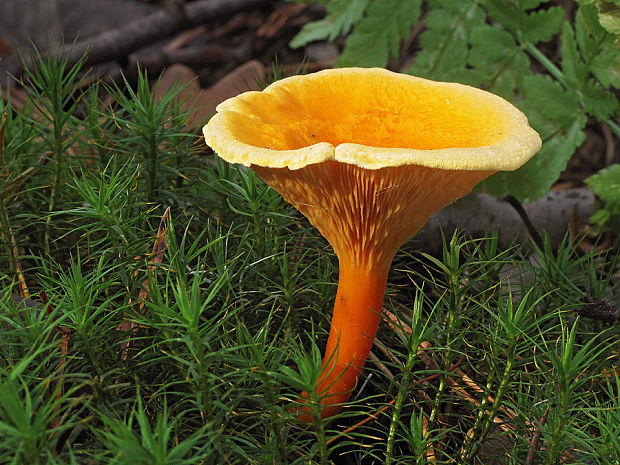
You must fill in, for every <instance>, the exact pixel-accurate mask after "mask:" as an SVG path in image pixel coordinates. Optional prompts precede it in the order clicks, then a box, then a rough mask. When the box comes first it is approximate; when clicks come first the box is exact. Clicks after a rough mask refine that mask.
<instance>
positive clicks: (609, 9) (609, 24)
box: [596, 0, 620, 35]
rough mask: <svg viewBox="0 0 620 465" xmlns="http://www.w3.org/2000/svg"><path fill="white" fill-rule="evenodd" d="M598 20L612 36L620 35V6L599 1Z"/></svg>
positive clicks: (597, 5)
mask: <svg viewBox="0 0 620 465" xmlns="http://www.w3.org/2000/svg"><path fill="white" fill-rule="evenodd" d="M596 7H597V8H598V19H599V21H600V23H601V25H602V26H603V27H604V28H605V29H607V31H609V32H611V33H612V34H615V35H618V34H620V5H618V4H617V3H616V2H609V1H601V0H599V1H597V2H596Z"/></svg>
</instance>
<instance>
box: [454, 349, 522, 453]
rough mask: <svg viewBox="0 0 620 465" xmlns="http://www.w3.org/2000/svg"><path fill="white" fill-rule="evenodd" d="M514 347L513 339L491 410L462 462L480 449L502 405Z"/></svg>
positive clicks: (508, 383)
mask: <svg viewBox="0 0 620 465" xmlns="http://www.w3.org/2000/svg"><path fill="white" fill-rule="evenodd" d="M516 347H517V345H516V341H515V342H513V344H511V346H510V349H509V350H508V360H507V361H506V368H505V369H504V373H503V374H502V379H501V381H500V384H499V388H498V390H497V394H496V396H495V400H494V401H493V405H492V406H491V411H490V412H489V414H488V415H487V417H486V421H485V422H484V426H483V427H482V431H481V432H480V435H479V437H478V439H477V440H476V441H475V442H474V443H473V446H472V447H471V450H470V451H469V453H468V454H467V455H466V457H465V461H464V463H468V462H470V461H471V460H472V458H473V457H475V455H476V454H477V453H478V451H479V450H480V447H481V446H482V444H483V443H484V440H485V439H486V437H487V434H488V433H489V430H490V429H491V426H492V425H493V419H494V418H495V416H496V415H497V412H498V411H499V408H500V406H501V405H502V400H503V398H504V394H505V393H506V389H508V386H510V380H511V377H512V376H511V375H512V367H513V366H514V358H515V349H516ZM482 412H484V410H481V413H482ZM480 418H482V416H480Z"/></svg>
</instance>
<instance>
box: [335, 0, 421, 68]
mask: <svg viewBox="0 0 620 465" xmlns="http://www.w3.org/2000/svg"><path fill="white" fill-rule="evenodd" d="M421 4H422V0H374V1H373V2H372V3H370V4H369V5H368V8H367V9H366V14H365V16H364V17H363V18H362V19H360V20H359V21H358V22H357V24H356V25H355V27H354V28H353V33H352V34H351V35H350V36H349V38H348V39H347V42H346V44H345V47H344V50H343V52H342V56H341V57H340V61H339V63H338V64H339V65H340V66H362V67H372V66H380V67H384V66H386V65H387V64H388V59H389V57H390V55H392V56H397V55H398V52H399V49H400V43H401V40H402V39H404V38H406V37H407V36H408V35H409V34H410V32H411V29H412V28H413V26H414V25H415V24H416V23H417V22H418V20H419V19H420V8H421Z"/></svg>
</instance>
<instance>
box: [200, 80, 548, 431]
mask: <svg viewBox="0 0 620 465" xmlns="http://www.w3.org/2000/svg"><path fill="white" fill-rule="evenodd" d="M217 112H218V113H217V114H216V115H215V116H214V117H213V118H212V119H211V121H209V123H208V124H207V125H206V126H205V127H204V129H203V131H204V135H205V139H206V142H207V144H208V145H210V146H211V147H212V148H213V149H214V150H215V151H216V152H217V153H218V155H219V156H220V157H222V158H223V159H225V160H227V161H229V162H231V163H241V164H243V165H246V166H250V167H252V169H254V170H255V172H256V173H257V174H258V175H259V176H260V177H261V178H262V179H263V180H264V181H265V182H266V183H267V184H269V185H270V186H271V187H273V188H274V189H275V190H277V191H278V192H280V193H281V194H282V196H283V197H284V199H285V200H287V201H288V202H290V203H291V204H293V205H294V206H295V207H296V208H297V209H298V210H299V211H300V212H301V213H303V214H304V215H305V216H306V217H307V218H308V219H309V220H310V222H311V223H312V224H313V225H314V226H315V227H316V228H317V229H318V230H319V231H320V232H321V234H322V235H323V236H324V237H325V238H326V239H327V240H328V241H329V243H330V244H331V245H332V247H333V248H334V251H335V252H336V255H337V256H338V260H339V281H338V291H337V294H336V301H335V304H334V312H333V316H332V322H331V329H330V334H329V339H328V341H327V348H326V349H325V355H324V359H323V364H324V367H323V368H324V370H323V374H322V375H321V378H320V379H319V382H318V386H317V392H318V393H319V394H320V395H321V396H323V400H322V405H323V410H322V415H323V417H328V416H331V415H333V414H335V413H337V412H338V411H339V410H340V409H341V407H342V404H343V403H344V402H346V401H347V400H348V398H349V396H350V394H351V391H352V389H353V388H354V387H355V384H356V383H357V380H358V378H359V376H360V374H361V372H362V368H363V366H364V363H365V362H366V358H367V357H368V353H369V351H370V348H371V345H372V343H373V339H374V337H375V334H376V332H377V328H378V326H379V323H380V320H381V308H382V305H383V294H384V291H385V286H386V281H387V275H388V270H389V268H390V265H391V262H392V259H393V257H394V254H395V253H396V251H397V249H398V248H399V247H400V246H401V245H402V244H403V243H404V242H405V241H406V240H407V239H408V238H410V237H411V236H412V235H413V234H414V233H415V232H417V231H418V230H419V229H420V228H421V227H422V226H423V225H424V223H425V222H426V220H427V219H428V217H429V216H430V215H432V214H433V213H435V212H436V211H438V210H440V209H441V208H443V207H444V206H445V205H447V204H449V203H451V202H453V201H455V200H456V199H458V198H459V197H462V196H464V195H466V194H467V193H469V192H470V191H471V189H472V188H473V187H474V186H475V185H476V184H477V183H478V182H480V181H481V180H483V179H484V178H486V177H487V176H489V175H491V174H493V173H494V172H496V171H498V170H514V169H516V168H518V167H519V166H521V165H522V164H523V163H525V162H526V161H527V160H528V159H529V158H530V157H532V156H533V155H534V154H535V153H536V152H537V151H538V150H539V149H540V147H541V140H540V138H539V136H538V134H537V133H536V132H535V131H534V130H533V129H532V128H530V127H529V125H528V122H527V118H526V117H525V116H524V115H523V113H521V112H520V111H519V110H518V109H517V108H515V107H514V106H512V105H511V104H510V103H508V102H507V101H505V100H504V99H502V98H500V97H498V96H496V95H493V94H491V93H489V92H485V91H483V90H480V89H476V88H473V87H470V86H465V85H461V84H456V83H444V82H434V81H429V80H426V79H421V78H417V77H413V76H409V75H403V74H398V73H393V72H390V71H387V70H384V69H360V68H343V69H333V70H325V71H320V72H318V73H313V74H308V75H305V76H294V77H290V78H287V79H283V80H281V81H277V82H275V83H274V84H272V85H270V86H269V87H267V88H266V89H265V90H264V91H262V92H246V93H243V94H241V95H239V96H237V97H234V98H231V99H229V100H227V101H225V102H223V103H222V104H220V105H219V106H218V107H217ZM304 419H305V420H308V418H307V417H304Z"/></svg>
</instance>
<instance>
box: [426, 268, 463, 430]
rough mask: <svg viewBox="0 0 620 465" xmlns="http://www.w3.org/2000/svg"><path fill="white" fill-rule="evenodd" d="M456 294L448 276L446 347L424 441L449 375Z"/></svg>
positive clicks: (454, 283) (454, 281)
mask: <svg viewBox="0 0 620 465" xmlns="http://www.w3.org/2000/svg"><path fill="white" fill-rule="evenodd" d="M457 295H458V284H457V283H456V278H455V277H454V276H450V304H449V308H448V323H447V325H446V349H445V351H444V358H443V367H442V372H441V379H440V381H439V387H438V388H437V395H436V396H435V401H434V403H433V408H432V410H431V414H430V415H429V418H428V429H427V431H426V435H425V437H424V439H425V441H426V439H427V436H428V434H430V433H429V432H430V431H431V430H432V429H433V427H434V425H435V422H436V421H437V416H438V415H439V408H440V406H441V401H442V400H443V395H444V392H445V390H446V381H447V380H448V376H449V375H450V366H452V364H451V363H450V362H451V359H452V340H453V338H454V329H455V325H456V319H457V314H458V303H457V301H458V298H457Z"/></svg>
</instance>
